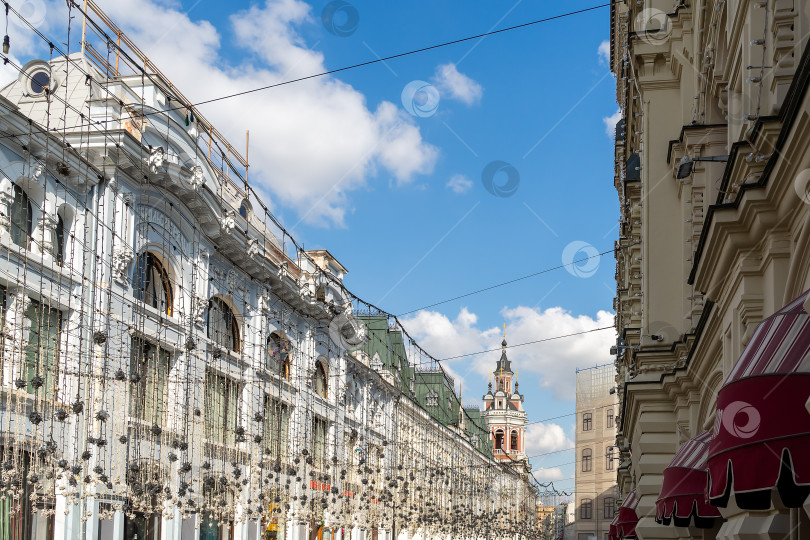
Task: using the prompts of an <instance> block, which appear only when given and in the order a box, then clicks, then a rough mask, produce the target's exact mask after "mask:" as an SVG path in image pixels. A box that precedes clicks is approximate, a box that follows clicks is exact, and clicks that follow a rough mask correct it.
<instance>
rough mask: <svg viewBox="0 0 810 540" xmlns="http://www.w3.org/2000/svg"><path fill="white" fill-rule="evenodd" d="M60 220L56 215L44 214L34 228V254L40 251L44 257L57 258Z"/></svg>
mask: <svg viewBox="0 0 810 540" xmlns="http://www.w3.org/2000/svg"><path fill="white" fill-rule="evenodd" d="M57 223H58V218H57V217H56V215H55V214H50V213H48V212H47V211H46V212H44V213H43V214H42V215H41V216H40V218H39V220H37V224H36V226H35V227H34V234H33V235H32V236H33V238H32V240H33V241H32V242H31V243H32V245H33V246H34V248H33V250H32V251H34V252H37V251H39V253H41V254H42V255H45V256H48V257H51V258H53V259H55V258H56V225H57Z"/></svg>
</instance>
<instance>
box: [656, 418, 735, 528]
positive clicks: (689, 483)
mask: <svg viewBox="0 0 810 540" xmlns="http://www.w3.org/2000/svg"><path fill="white" fill-rule="evenodd" d="M711 438H712V434H711V432H709V431H704V432H703V433H701V434H700V435H698V436H697V437H694V438H693V439H690V440H688V441H686V442H685V443H684V444H683V445H682V446H681V448H680V450H678V452H677V453H676V454H675V457H674V458H673V459H672V461H671V462H670V464H669V466H668V467H667V468H666V469H664V481H663V482H662V484H661V494H660V495H659V496H658V500H657V501H656V503H655V521H657V522H658V523H663V524H664V525H669V524H670V523H671V522H673V521H674V524H675V526H676V527H688V526H689V525H690V524H691V522H692V520H693V519H694V525H695V526H696V527H699V528H702V529H708V528H711V527H713V526H714V518H718V517H721V516H720V511H719V510H718V509H717V508H716V507H714V506H712V505H710V504H709V502H708V500H707V497H706V483H707V480H708V476H709V474H708V472H707V470H706V459H707V458H708V454H709V441H711Z"/></svg>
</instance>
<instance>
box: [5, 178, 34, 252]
mask: <svg viewBox="0 0 810 540" xmlns="http://www.w3.org/2000/svg"><path fill="white" fill-rule="evenodd" d="M33 225H34V222H33V208H32V206H31V199H29V198H28V195H27V194H26V193H25V192H24V191H23V190H22V188H21V187H20V186H14V199H13V200H12V201H11V207H10V208H9V233H10V235H11V241H12V242H14V243H15V244H17V245H18V246H20V247H22V248H25V249H28V247H29V245H30V244H31V234H32V233H33V230H34V229H33Z"/></svg>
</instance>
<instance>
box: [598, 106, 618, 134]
mask: <svg viewBox="0 0 810 540" xmlns="http://www.w3.org/2000/svg"><path fill="white" fill-rule="evenodd" d="M621 119H622V111H621V110H620V109H616V112H615V113H613V114H611V115H610V116H606V117H604V118H602V122H604V123H605V133H607V136H608V137H610V138H611V139H614V138H616V124H617V123H618V122H619V120H621Z"/></svg>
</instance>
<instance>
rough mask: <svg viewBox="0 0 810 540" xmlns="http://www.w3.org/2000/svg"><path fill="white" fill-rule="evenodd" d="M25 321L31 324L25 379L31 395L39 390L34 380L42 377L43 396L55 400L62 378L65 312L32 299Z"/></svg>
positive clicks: (26, 311) (27, 345)
mask: <svg viewBox="0 0 810 540" xmlns="http://www.w3.org/2000/svg"><path fill="white" fill-rule="evenodd" d="M25 318H26V319H28V320H29V321H30V323H31V330H30V332H29V334H28V343H26V345H25V365H26V379H27V381H28V386H27V390H28V393H29V394H33V393H35V392H36V391H37V389H36V388H35V385H34V384H32V382H31V381H32V379H33V378H34V377H36V376H39V377H40V378H41V383H42V386H41V388H42V390H40V391H44V394H41V395H43V396H44V397H46V398H48V399H56V397H57V396H56V391H57V382H58V378H59V329H60V327H61V325H62V312H61V311H59V310H58V309H55V308H50V307H48V306H46V305H43V304H42V303H40V302H37V301H36V300H31V303H30V304H29V305H28V309H26V310H25Z"/></svg>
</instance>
